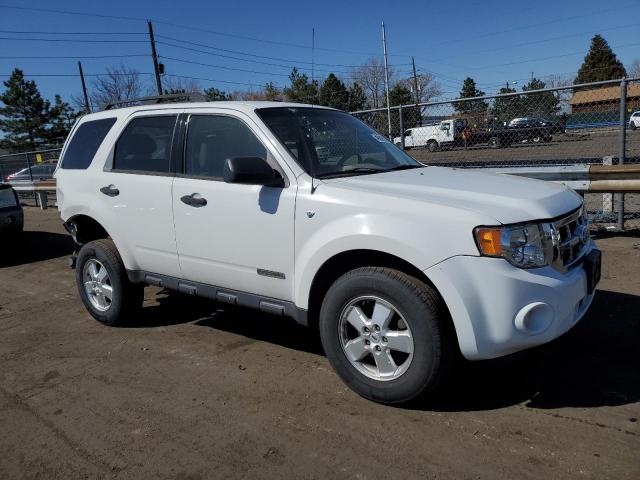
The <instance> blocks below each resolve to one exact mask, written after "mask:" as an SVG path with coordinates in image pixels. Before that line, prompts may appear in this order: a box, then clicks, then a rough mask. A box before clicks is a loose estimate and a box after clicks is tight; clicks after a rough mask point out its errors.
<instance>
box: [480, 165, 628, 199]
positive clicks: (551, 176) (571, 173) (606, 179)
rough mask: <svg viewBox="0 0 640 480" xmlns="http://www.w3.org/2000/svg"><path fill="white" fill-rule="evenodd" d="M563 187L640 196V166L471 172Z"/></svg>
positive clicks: (547, 167) (504, 169)
mask: <svg viewBox="0 0 640 480" xmlns="http://www.w3.org/2000/svg"><path fill="white" fill-rule="evenodd" d="M469 170H482V171H483V172H490V173H502V174H507V175H517V176H520V177H527V178H535V179H537V180H546V181H549V182H556V183H562V184H564V185H566V186H567V187H570V188H572V189H573V190H575V191H576V192H581V193H586V192H589V193H611V192H624V193H640V165H558V166H542V167H493V168H471V169H469Z"/></svg>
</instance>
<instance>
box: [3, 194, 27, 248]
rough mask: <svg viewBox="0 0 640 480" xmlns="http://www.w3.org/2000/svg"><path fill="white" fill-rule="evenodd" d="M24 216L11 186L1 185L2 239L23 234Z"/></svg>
mask: <svg viewBox="0 0 640 480" xmlns="http://www.w3.org/2000/svg"><path fill="white" fill-rule="evenodd" d="M23 226H24V214H23V212H22V207H21V206H20V202H19V201H18V195H17V194H16V192H15V190H14V189H13V188H11V185H7V184H6V183H0V239H2V238H5V237H6V236H7V235H9V236H17V235H18V234H20V233H22V228H23Z"/></svg>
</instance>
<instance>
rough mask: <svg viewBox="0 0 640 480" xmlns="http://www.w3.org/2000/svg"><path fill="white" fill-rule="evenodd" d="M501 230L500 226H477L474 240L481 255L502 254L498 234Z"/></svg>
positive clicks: (496, 255) (495, 255) (493, 255)
mask: <svg viewBox="0 0 640 480" xmlns="http://www.w3.org/2000/svg"><path fill="white" fill-rule="evenodd" d="M501 233H502V230H501V229H500V228H483V227H480V228H477V229H476V241H477V243H478V248H479V249H480V253H482V255H488V256H491V257H499V256H501V255H502V244H501V243H500V236H501Z"/></svg>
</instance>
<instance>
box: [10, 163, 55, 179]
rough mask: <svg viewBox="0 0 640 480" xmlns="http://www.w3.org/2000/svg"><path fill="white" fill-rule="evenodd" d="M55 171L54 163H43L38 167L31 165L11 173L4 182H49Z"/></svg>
mask: <svg viewBox="0 0 640 480" xmlns="http://www.w3.org/2000/svg"><path fill="white" fill-rule="evenodd" d="M55 171H56V164H55V163H43V164H40V165H33V166H31V167H28V168H23V169H22V170H20V171H18V172H16V173H12V174H11V175H9V176H8V177H7V178H5V181H6V182H32V181H33V182H38V181H40V180H51V179H52V178H53V174H54V172H55Z"/></svg>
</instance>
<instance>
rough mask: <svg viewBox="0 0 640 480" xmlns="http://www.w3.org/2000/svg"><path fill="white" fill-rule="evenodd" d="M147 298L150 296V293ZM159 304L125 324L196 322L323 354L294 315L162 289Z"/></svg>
mask: <svg viewBox="0 0 640 480" xmlns="http://www.w3.org/2000/svg"><path fill="white" fill-rule="evenodd" d="M147 298H149V296H148V295H147ZM155 300H156V302H157V303H156V304H154V305H146V306H144V308H142V310H141V312H140V313H139V314H138V315H137V316H136V317H135V318H132V319H131V320H130V321H128V322H127V325H126V327H124V328H151V327H161V326H168V325H179V324H185V323H194V325H197V326H200V327H207V328H213V329H216V330H222V331H225V332H229V333H234V334H236V335H242V336H244V337H247V338H251V339H254V340H259V341H262V342H269V343H273V344H274V345H280V346H282V347H285V348H290V349H293V350H299V351H304V352H308V353H313V354H316V355H323V352H322V346H321V344H320V339H319V338H318V336H317V335H315V334H314V332H313V330H312V329H310V328H306V327H303V326H302V325H299V324H297V323H296V322H295V321H294V320H293V319H290V318H287V317H279V316H276V315H269V314H266V313H264V312H260V311H257V310H252V309H249V308H242V307H235V306H230V305H224V304H220V303H217V302H215V301H213V300H208V299H206V298H200V297H192V296H188V295H182V294H179V293H175V292H170V291H168V290H158V291H157V292H156V294H155Z"/></svg>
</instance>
